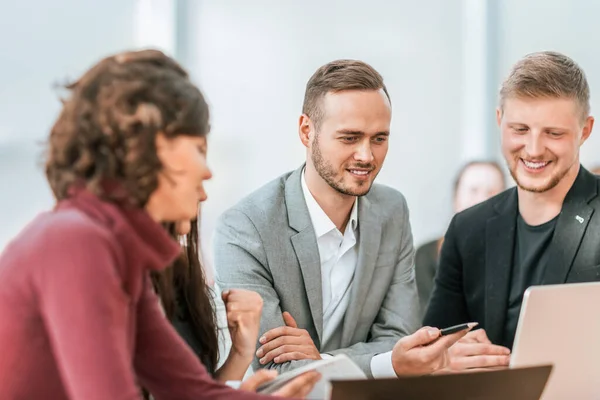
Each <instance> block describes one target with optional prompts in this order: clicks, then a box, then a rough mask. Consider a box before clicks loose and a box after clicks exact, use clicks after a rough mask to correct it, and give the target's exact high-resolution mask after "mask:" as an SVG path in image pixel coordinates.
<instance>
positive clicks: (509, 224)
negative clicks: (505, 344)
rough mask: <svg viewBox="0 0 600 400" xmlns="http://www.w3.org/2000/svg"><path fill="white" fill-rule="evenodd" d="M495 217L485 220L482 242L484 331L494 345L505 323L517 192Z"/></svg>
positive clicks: (500, 205) (503, 204) (513, 193)
mask: <svg viewBox="0 0 600 400" xmlns="http://www.w3.org/2000/svg"><path fill="white" fill-rule="evenodd" d="M494 207H495V209H496V211H497V212H498V214H497V215H496V216H494V217H492V218H490V219H488V221H487V224H486V230H485V234H486V238H485V239H486V240H485V329H486V331H487V334H488V337H489V338H490V340H491V341H492V342H494V343H498V342H500V341H501V340H502V333H503V326H504V322H505V319H506V307H507V304H508V292H509V287H510V275H511V265H512V264H513V251H514V244H515V229H516V220H517V210H518V201H517V190H516V188H515V189H512V192H511V193H510V194H509V197H508V198H507V199H506V201H505V202H503V203H496V204H495V206H494Z"/></svg>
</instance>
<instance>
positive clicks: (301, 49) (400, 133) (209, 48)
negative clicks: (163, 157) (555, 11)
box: [186, 0, 462, 248]
mask: <svg viewBox="0 0 600 400" xmlns="http://www.w3.org/2000/svg"><path fill="white" fill-rule="evenodd" d="M190 3H191V4H190V5H191V8H190V9H189V10H188V20H190V19H191V20H193V21H194V23H193V24H189V25H190V28H189V31H188V35H189V36H188V37H186V41H187V43H188V46H190V48H189V49H187V50H186V54H187V57H186V59H187V62H186V63H187V65H188V67H189V68H190V69H191V72H192V75H193V77H194V78H196V80H197V81H198V82H199V83H200V86H201V87H202V89H203V90H204V92H205V94H206V95H207V97H208V100H209V102H210V104H211V106H212V113H213V117H212V126H213V131H212V134H211V138H210V150H209V162H210V164H211V167H212V168H213V172H214V179H213V181H212V182H210V183H209V184H208V185H207V189H208V193H209V200H208V201H207V202H206V203H205V206H204V209H203V216H202V224H203V237H204V238H205V242H206V241H207V239H208V238H209V237H210V235H211V234H212V230H213V228H214V223H215V219H216V218H217V217H218V215H220V214H221V213H222V212H223V211H224V210H225V209H226V208H228V207H230V206H231V205H233V204H234V203H235V202H237V201H238V200H239V199H240V198H241V197H242V196H243V195H245V194H247V193H249V192H251V191H252V190H254V189H256V188H258V187H260V186H262V185H263V184H265V183H266V182H268V181H269V180H271V179H273V178H275V177H277V176H279V175H280V174H282V173H284V172H286V171H288V170H291V169H294V168H296V167H298V166H299V165H300V163H302V161H303V160H304V152H303V149H304V148H303V146H302V145H301V143H300V141H299V139H298V135H297V125H296V124H297V121H298V117H299V115H300V112H301V106H302V100H303V95H304V87H305V85H306V82H307V80H308V78H309V77H310V76H311V75H312V73H313V72H314V71H315V70H316V69H317V68H318V67H319V66H321V65H322V64H325V63H327V62H329V61H331V60H334V59H337V58H357V59H362V60H364V61H366V62H369V63H370V64H372V65H373V66H374V67H375V68H376V69H378V70H379V71H380V72H381V73H382V75H383V76H384V79H385V81H386V84H387V86H388V89H389V91H390V94H391V97H392V105H393V122H392V135H391V139H390V140H391V141H390V151H389V153H388V156H387V160H386V162H385V165H384V168H383V171H382V172H381V174H380V177H379V178H378V181H379V182H382V183H386V184H388V185H391V186H393V187H395V188H397V189H399V190H400V191H402V192H403V193H404V194H405V195H406V197H407V199H408V202H409V207H410V209H411V220H412V223H413V232H414V236H415V241H416V242H422V241H423V240H425V239H428V238H430V237H435V236H436V235H439V234H440V233H442V232H443V231H444V229H445V226H446V224H447V222H448V217H449V216H450V212H451V203H450V198H449V197H450V185H451V183H450V182H451V180H452V177H453V175H454V172H455V170H456V169H457V168H458V165H459V163H460V162H461V160H459V157H460V146H461V143H460V132H459V130H460V122H461V121H460V118H461V113H460V104H461V96H460V95H461V85H462V82H461V68H462V66H461V16H462V13H461V1H459V0H451V1H450V0H427V1H421V2H414V1H407V0H403V1H397V2H391V1H386V0H372V1H369V2H368V3H365V2H364V1H361V0H345V1H327V2H324V1H319V0H305V1H302V2H282V1H279V0H260V1H252V2H248V1H245V0H237V1H234V0H226V1H218V2H216V1H196V2H190ZM207 246H209V244H208V243H205V248H206V247H207Z"/></svg>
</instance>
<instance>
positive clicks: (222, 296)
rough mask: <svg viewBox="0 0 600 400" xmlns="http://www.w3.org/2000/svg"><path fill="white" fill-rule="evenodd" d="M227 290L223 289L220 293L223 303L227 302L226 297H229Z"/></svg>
mask: <svg viewBox="0 0 600 400" xmlns="http://www.w3.org/2000/svg"><path fill="white" fill-rule="evenodd" d="M229 293H230V292H229V290H224V291H223V292H222V293H221V299H223V303H225V304H227V298H228V297H229Z"/></svg>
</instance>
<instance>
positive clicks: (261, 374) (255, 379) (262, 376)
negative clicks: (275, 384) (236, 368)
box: [240, 369, 277, 392]
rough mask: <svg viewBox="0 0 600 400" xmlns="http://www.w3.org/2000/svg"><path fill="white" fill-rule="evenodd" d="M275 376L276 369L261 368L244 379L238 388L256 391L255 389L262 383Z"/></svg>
mask: <svg viewBox="0 0 600 400" xmlns="http://www.w3.org/2000/svg"><path fill="white" fill-rule="evenodd" d="M276 377H277V371H275V370H267V369H261V370H259V371H257V372H256V373H255V374H254V375H252V376H251V377H249V378H248V379H246V380H245V381H244V382H242V384H241V385H240V390H245V391H247V392H256V389H257V388H258V387H259V386H260V385H262V384H263V383H267V382H270V381H272V380H273V379H275V378H276Z"/></svg>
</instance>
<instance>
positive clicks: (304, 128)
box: [298, 114, 314, 148]
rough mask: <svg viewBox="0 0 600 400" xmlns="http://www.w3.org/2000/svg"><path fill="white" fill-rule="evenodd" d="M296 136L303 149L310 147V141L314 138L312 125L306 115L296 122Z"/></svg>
mask: <svg viewBox="0 0 600 400" xmlns="http://www.w3.org/2000/svg"><path fill="white" fill-rule="evenodd" d="M298 135H299V136H300V141H301V142H302V144H303V145H304V147H307V148H308V147H310V139H311V138H312V137H313V136H314V124H313V122H312V120H311V119H310V117H309V116H308V115H306V114H302V115H301V116H300V120H299V121H298Z"/></svg>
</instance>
